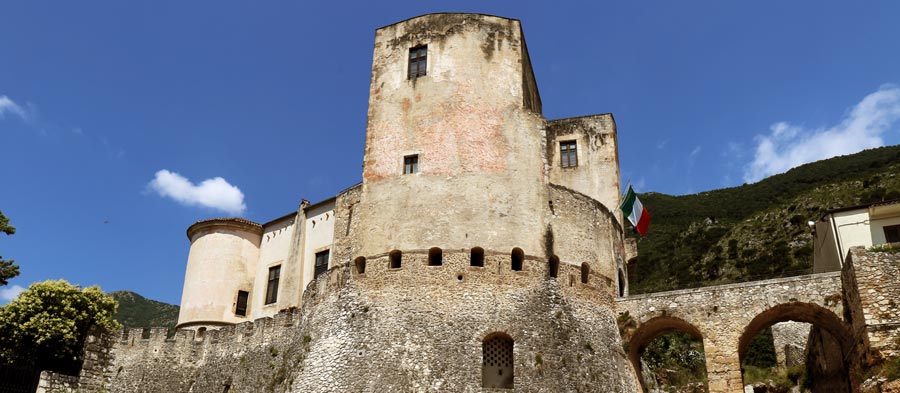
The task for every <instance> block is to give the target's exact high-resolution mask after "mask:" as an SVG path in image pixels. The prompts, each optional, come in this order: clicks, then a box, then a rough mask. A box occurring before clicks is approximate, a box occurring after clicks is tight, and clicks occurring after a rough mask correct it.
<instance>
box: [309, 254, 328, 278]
mask: <svg viewBox="0 0 900 393" xmlns="http://www.w3.org/2000/svg"><path fill="white" fill-rule="evenodd" d="M329 254H330V252H329V250H325V251H320V252H317V253H316V272H315V275H314V276H313V277H316V278H318V277H319V275H320V274H322V273H325V272H327V271H328V255H329Z"/></svg>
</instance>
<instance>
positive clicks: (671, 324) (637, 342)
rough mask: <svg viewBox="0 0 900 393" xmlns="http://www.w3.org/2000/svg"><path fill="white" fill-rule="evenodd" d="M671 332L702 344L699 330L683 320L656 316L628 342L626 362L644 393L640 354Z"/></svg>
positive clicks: (642, 326)
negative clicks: (684, 334)
mask: <svg viewBox="0 0 900 393" xmlns="http://www.w3.org/2000/svg"><path fill="white" fill-rule="evenodd" d="M672 332H682V333H686V334H688V335H689V336H691V337H693V338H694V339H696V340H699V341H700V342H701V343H702V342H703V334H702V333H700V330H699V329H697V328H696V327H695V326H694V325H691V324H690V323H688V322H687V321H685V320H683V319H680V318H676V317H672V316H658V317H654V318H651V319H649V320H647V321H646V322H644V323H641V324H640V326H638V327H637V329H636V330H635V331H634V333H633V334H632V335H631V338H630V339H629V340H628V360H630V361H631V364H632V366H633V367H634V371H635V373H636V374H637V377H638V381H639V382H640V383H641V389H642V390H643V391H645V392H646V391H647V386H646V383H645V381H644V375H643V368H642V366H641V354H643V352H644V349H645V348H646V347H647V346H648V345H650V343H651V342H653V340H654V339H656V338H657V337H660V336H663V335H665V334H668V333H672ZM707 390H708V387H707Z"/></svg>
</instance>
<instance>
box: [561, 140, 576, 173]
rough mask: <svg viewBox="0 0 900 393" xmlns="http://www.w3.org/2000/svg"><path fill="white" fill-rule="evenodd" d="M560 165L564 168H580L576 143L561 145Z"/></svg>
mask: <svg viewBox="0 0 900 393" xmlns="http://www.w3.org/2000/svg"><path fill="white" fill-rule="evenodd" d="M559 155H560V164H561V165H562V167H563V168H573V167H576V166H578V151H577V147H576V144H575V141H566V142H560V143H559Z"/></svg>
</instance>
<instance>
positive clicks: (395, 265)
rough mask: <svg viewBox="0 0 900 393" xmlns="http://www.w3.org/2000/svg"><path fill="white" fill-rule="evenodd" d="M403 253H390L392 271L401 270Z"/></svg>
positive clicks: (398, 251)
mask: <svg viewBox="0 0 900 393" xmlns="http://www.w3.org/2000/svg"><path fill="white" fill-rule="evenodd" d="M402 258H403V253H402V252H400V250H394V251H391V253H390V259H391V269H399V268H400V262H401V259H402Z"/></svg>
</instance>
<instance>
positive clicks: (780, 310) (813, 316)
mask: <svg viewBox="0 0 900 393" xmlns="http://www.w3.org/2000/svg"><path fill="white" fill-rule="evenodd" d="M786 321H795V322H806V323H809V324H812V325H813V328H812V331H811V333H810V337H812V340H811V341H810V344H811V348H808V349H807V350H808V351H811V352H812V354H811V355H810V356H809V358H808V359H807V362H810V361H812V362H813V363H814V364H812V365H811V366H812V367H810V365H809V364H808V365H807V370H809V371H810V372H811V375H808V376H807V378H809V379H810V381H811V382H812V383H813V386H812V391H813V392H816V393H819V392H852V391H855V390H854V386H855V382H854V381H852V378H851V375H850V371H851V369H852V364H850V362H849V359H851V354H850V352H851V350H852V346H853V335H852V332H851V330H850V329H849V327H848V326H847V325H846V324H845V323H844V322H843V320H841V318H840V317H838V316H837V315H836V314H835V313H834V312H832V311H830V310H828V309H826V308H824V307H822V306H819V305H816V304H812V303H801V302H791V303H785V304H780V305H777V306H774V307H772V308H769V309H767V310H766V311H763V312H762V313H760V314H759V315H757V316H756V317H754V318H753V320H751V321H750V323H749V324H748V325H747V326H746V327H745V328H744V331H743V333H742V334H741V337H740V339H739V340H738V358H739V361H740V362H741V364H743V363H744V358H745V356H746V354H747V350H748V348H749V346H750V343H751V342H752V341H753V338H754V337H756V335H757V334H759V333H760V331H762V330H763V329H765V328H767V327H769V326H772V325H773V324H776V323H778V322H786ZM741 377H742V378H744V376H743V373H742V375H741ZM745 383H746V381H745Z"/></svg>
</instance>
